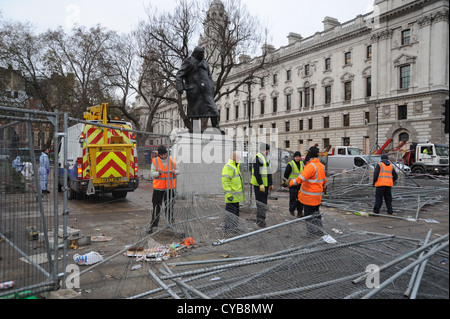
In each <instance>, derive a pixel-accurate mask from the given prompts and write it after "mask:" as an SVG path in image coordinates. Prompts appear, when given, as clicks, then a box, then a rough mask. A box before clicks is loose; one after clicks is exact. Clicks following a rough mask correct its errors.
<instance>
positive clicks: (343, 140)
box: [342, 137, 350, 146]
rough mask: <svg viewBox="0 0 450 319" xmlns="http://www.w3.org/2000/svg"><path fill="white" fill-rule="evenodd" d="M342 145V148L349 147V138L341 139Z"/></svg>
mask: <svg viewBox="0 0 450 319" xmlns="http://www.w3.org/2000/svg"><path fill="white" fill-rule="evenodd" d="M342 145H343V146H349V145H350V137H343V138H342Z"/></svg>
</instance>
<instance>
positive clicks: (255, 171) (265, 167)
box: [250, 144, 273, 228]
mask: <svg viewBox="0 0 450 319" xmlns="http://www.w3.org/2000/svg"><path fill="white" fill-rule="evenodd" d="M269 153H270V146H269V145H268V144H262V145H261V146H260V151H259V152H258V153H257V154H256V156H255V157H254V159H253V165H252V176H251V179H250V184H252V185H253V190H254V192H255V199H256V225H257V226H259V227H261V228H263V227H266V211H267V208H266V206H267V199H268V197H269V191H272V190H273V183H272V174H269V166H270V162H269V161H268V160H267V156H268V155H269Z"/></svg>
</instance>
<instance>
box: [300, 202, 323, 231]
mask: <svg viewBox="0 0 450 319" xmlns="http://www.w3.org/2000/svg"><path fill="white" fill-rule="evenodd" d="M319 207H320V205H317V206H309V205H305V204H303V209H304V214H305V217H306V216H310V215H313V214H315V213H318V212H319ZM306 228H307V229H308V233H309V234H313V235H318V236H323V231H322V216H320V215H318V216H317V217H313V218H311V219H308V220H307V221H306Z"/></svg>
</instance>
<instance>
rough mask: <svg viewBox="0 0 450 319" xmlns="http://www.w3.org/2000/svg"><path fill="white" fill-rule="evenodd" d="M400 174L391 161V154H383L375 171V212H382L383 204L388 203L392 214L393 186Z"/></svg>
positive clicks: (389, 212)
mask: <svg viewBox="0 0 450 319" xmlns="http://www.w3.org/2000/svg"><path fill="white" fill-rule="evenodd" d="M397 178H398V175H397V172H396V171H395V169H394V167H393V165H391V163H390V162H389V156H388V155H387V154H382V155H381V162H378V163H377V165H376V166H375V171H374V172H373V186H375V189H376V190H375V205H374V207H373V212H374V213H375V214H379V213H380V208H381V205H382V204H383V199H384V202H385V203H386V207H387V213H388V214H389V215H392V214H393V213H394V212H393V210H392V186H394V182H395V181H396V180H397Z"/></svg>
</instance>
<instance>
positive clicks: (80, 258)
mask: <svg viewBox="0 0 450 319" xmlns="http://www.w3.org/2000/svg"><path fill="white" fill-rule="evenodd" d="M73 260H74V261H75V263H76V264H77V265H92V264H95V263H98V262H99V261H103V257H102V256H101V255H100V254H99V253H97V252H95V251H91V252H89V253H87V254H85V255H78V254H75V255H73Z"/></svg>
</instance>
